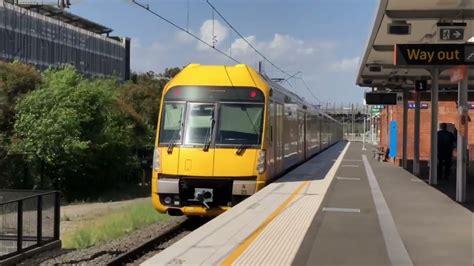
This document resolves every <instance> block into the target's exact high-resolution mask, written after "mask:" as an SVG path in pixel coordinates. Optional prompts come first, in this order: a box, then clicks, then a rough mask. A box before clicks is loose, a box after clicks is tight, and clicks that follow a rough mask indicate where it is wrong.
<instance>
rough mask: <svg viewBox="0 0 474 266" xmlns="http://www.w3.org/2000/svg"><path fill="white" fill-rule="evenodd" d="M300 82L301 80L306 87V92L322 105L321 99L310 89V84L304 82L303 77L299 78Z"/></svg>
mask: <svg viewBox="0 0 474 266" xmlns="http://www.w3.org/2000/svg"><path fill="white" fill-rule="evenodd" d="M297 79H299V80H301V82H302V83H303V85H304V87H305V88H306V90H307V91H308V92H309V93H310V94H311V96H313V98H314V99H315V100H316V101H318V102H319V103H322V101H321V99H319V98H318V97H317V96H316V95H315V94H314V93H313V91H312V90H311V89H310V88H309V86H308V84H307V83H306V81H305V80H304V78H303V77H299V78H297Z"/></svg>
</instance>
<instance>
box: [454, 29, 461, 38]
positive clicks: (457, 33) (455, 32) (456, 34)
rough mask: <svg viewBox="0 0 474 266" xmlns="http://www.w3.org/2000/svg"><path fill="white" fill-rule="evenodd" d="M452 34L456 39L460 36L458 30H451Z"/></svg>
mask: <svg viewBox="0 0 474 266" xmlns="http://www.w3.org/2000/svg"><path fill="white" fill-rule="evenodd" d="M453 35H454V37H455V38H456V39H459V37H461V35H462V33H461V32H459V31H458V30H455V31H454V32H453Z"/></svg>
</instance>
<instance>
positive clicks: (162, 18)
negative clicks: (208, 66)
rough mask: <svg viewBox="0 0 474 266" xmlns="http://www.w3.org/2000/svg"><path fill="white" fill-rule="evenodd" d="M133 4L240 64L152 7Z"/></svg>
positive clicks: (134, 1)
mask: <svg viewBox="0 0 474 266" xmlns="http://www.w3.org/2000/svg"><path fill="white" fill-rule="evenodd" d="M132 3H134V4H135V5H137V6H139V7H141V8H143V9H145V10H147V11H148V12H150V13H151V14H153V15H155V16H156V17H158V18H160V19H161V20H163V21H165V22H166V23H168V24H170V25H172V26H173V27H175V28H177V29H179V30H181V31H183V32H185V33H187V34H189V35H190V36H191V37H193V38H194V39H196V40H198V41H199V42H201V43H202V44H204V45H206V46H208V47H209V48H211V49H214V50H215V51H217V52H218V53H220V54H221V55H223V56H225V57H227V58H228V59H230V60H232V61H234V62H235V63H237V64H240V62H239V60H237V59H235V58H234V57H232V56H230V55H228V54H227V53H225V52H224V51H222V50H220V49H219V48H216V47H214V45H212V44H209V43H208V42H206V41H204V40H203V39H201V38H199V37H198V36H196V35H195V34H193V33H192V32H190V31H189V30H186V29H184V28H183V27H181V26H179V25H178V24H176V23H174V22H173V21H171V20H169V19H167V18H165V17H163V16H162V15H160V14H158V13H157V12H155V11H153V10H152V9H150V7H149V6H148V5H144V4H142V3H139V2H137V1H136V0H132Z"/></svg>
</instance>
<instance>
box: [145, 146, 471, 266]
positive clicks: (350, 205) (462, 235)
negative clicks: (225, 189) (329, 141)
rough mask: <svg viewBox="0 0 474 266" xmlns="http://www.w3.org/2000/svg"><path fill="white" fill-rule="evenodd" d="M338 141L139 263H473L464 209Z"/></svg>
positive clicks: (468, 217)
mask: <svg viewBox="0 0 474 266" xmlns="http://www.w3.org/2000/svg"><path fill="white" fill-rule="evenodd" d="M371 153H372V151H371V148H368V150H367V151H365V152H363V151H362V144H361V143H350V144H348V143H339V144H337V145H335V146H333V147H331V148H330V149H328V150H326V151H325V152H323V153H321V154H319V155H317V156H316V157H314V158H312V159H311V160H309V161H308V162H306V163H305V164H303V165H301V166H300V167H298V168H296V169H295V170H293V171H291V172H290V173H288V174H287V175H285V176H284V177H282V178H281V179H279V180H277V181H276V182H274V183H272V184H270V185H268V186H266V187H265V188H264V189H262V190H261V191H259V192H258V193H256V194H255V195H254V196H252V197H250V198H249V199H247V200H245V201H243V202H242V203H241V204H239V205H237V206H235V207H234V208H232V209H231V210H230V211H228V212H226V213H224V214H222V215H220V216H219V217H217V218H215V219H213V220H212V221H210V222H208V223H207V224H205V225H204V226H202V227H201V228H199V229H197V230H196V231H194V232H192V233H191V234H189V235H188V236H186V237H185V238H183V239H182V240H180V241H178V242H177V243H176V244H174V245H172V246H171V247H169V248H168V249H166V250H164V251H162V252H161V253H159V254H158V255H156V256H154V257H153V258H151V259H149V260H148V261H146V262H145V263H143V265H169V264H206V265H209V264H211V265H216V264H222V265H230V264H235V265H241V264H248V265H289V264H296V265H304V264H305V265H472V263H473V261H472V254H473V245H472V239H473V225H472V213H471V211H469V210H468V209H466V208H464V207H462V206H461V205H459V204H457V203H456V202H454V201H453V200H451V199H450V198H449V197H448V196H446V195H444V194H442V193H441V192H439V191H438V190H436V189H435V188H433V187H431V186H429V185H428V184H426V183H425V182H424V181H423V180H420V179H418V178H416V177H414V176H412V175H411V174H410V173H409V172H407V171H405V170H403V169H402V168H400V167H397V166H394V165H391V164H390V163H383V162H377V161H375V160H373V159H372V154H371Z"/></svg>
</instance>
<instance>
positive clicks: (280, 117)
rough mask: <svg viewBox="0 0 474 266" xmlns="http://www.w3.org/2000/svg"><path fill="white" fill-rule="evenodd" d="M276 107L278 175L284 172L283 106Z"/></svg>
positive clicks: (277, 105)
mask: <svg viewBox="0 0 474 266" xmlns="http://www.w3.org/2000/svg"><path fill="white" fill-rule="evenodd" d="M275 106H276V123H275V125H276V127H275V131H276V132H275V133H276V134H275V135H276V143H275V151H276V152H275V157H276V164H275V169H276V173H278V174H279V173H281V172H282V171H283V147H284V146H283V130H284V129H283V105H282V104H275Z"/></svg>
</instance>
